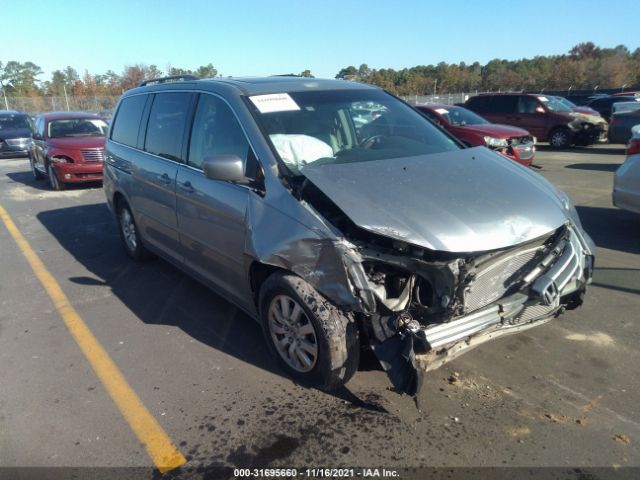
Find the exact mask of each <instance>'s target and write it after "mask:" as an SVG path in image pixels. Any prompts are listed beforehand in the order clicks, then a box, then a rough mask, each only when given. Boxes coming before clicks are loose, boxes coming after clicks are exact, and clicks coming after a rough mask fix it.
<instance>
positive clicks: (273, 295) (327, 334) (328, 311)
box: [260, 272, 360, 390]
mask: <svg viewBox="0 0 640 480" xmlns="http://www.w3.org/2000/svg"><path fill="white" fill-rule="evenodd" d="M260 314H261V315H260V316H261V322H262V329H263V332H264V336H265V339H266V341H267V345H268V347H269V350H270V351H271V353H272V354H273V355H274V356H275V357H276V359H277V360H278V363H279V364H280V365H281V366H282V367H283V368H284V369H285V370H286V371H287V373H289V375H291V376H292V377H294V378H295V379H297V380H299V381H301V382H303V383H307V384H310V385H312V386H314V387H318V388H321V389H323V390H334V389H337V388H339V387H341V386H343V385H344V384H345V383H346V382H348V381H349V379H350V378H351V377H352V376H353V375H354V373H355V372H356V370H357V368H358V363H359V361H360V341H359V338H358V328H357V325H356V323H355V321H354V320H353V319H351V318H349V317H347V316H346V315H345V314H344V313H343V312H341V311H340V310H339V309H338V308H336V307H335V306H334V305H332V304H331V303H330V302H329V301H328V300H327V299H325V298H324V297H323V296H322V295H320V294H319V293H318V292H317V291H316V290H315V289H314V288H313V287H312V286H311V285H309V284H308V283H307V282H305V281H304V280H302V279H301V278H300V277H297V276H295V275H293V274H288V273H281V272H278V273H274V274H272V275H271V276H270V277H269V278H268V279H267V280H266V281H265V282H264V284H263V285H262V288H261V289H260Z"/></svg>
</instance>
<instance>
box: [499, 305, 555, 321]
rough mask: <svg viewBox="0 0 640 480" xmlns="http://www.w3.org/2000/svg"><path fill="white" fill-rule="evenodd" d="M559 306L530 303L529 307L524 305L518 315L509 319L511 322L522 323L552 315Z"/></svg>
mask: <svg viewBox="0 0 640 480" xmlns="http://www.w3.org/2000/svg"><path fill="white" fill-rule="evenodd" d="M557 308H558V307H557V306H554V305H530V306H528V307H524V309H523V310H522V311H521V312H520V313H519V314H518V315H516V316H515V317H513V318H512V319H511V320H509V324H510V325H520V324H521V323H527V322H530V321H532V320H537V319H539V318H543V317H546V316H548V315H551V314H552V313H553V311H554V310H557Z"/></svg>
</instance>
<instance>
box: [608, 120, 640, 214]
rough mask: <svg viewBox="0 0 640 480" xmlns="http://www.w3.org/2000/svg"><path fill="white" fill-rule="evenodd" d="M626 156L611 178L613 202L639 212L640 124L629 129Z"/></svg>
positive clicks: (619, 206) (624, 208)
mask: <svg viewBox="0 0 640 480" xmlns="http://www.w3.org/2000/svg"><path fill="white" fill-rule="evenodd" d="M626 153H627V158H626V159H625V161H624V163H623V164H622V165H620V168H618V170H616V173H615V176H614V179H613V204H614V205H615V206H616V207H618V208H622V209H623V210H629V211H631V212H635V213H640V125H636V126H635V127H633V128H632V129H631V140H629V144H628V145H627V152H626Z"/></svg>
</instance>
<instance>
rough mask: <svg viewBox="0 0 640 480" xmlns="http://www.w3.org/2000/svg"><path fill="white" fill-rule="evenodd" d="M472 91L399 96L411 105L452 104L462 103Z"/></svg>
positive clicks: (474, 93)
mask: <svg viewBox="0 0 640 480" xmlns="http://www.w3.org/2000/svg"><path fill="white" fill-rule="evenodd" d="M477 94H478V92H473V93H462V92H461V93H440V94H437V95H404V96H402V97H401V98H402V99H403V100H404V101H405V102H407V103H410V104H411V105H424V104H425V103H439V104H442V105H454V104H456V103H464V102H465V100H467V99H468V98H469V97H470V96H472V95H477Z"/></svg>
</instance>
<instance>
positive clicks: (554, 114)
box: [464, 93, 608, 148]
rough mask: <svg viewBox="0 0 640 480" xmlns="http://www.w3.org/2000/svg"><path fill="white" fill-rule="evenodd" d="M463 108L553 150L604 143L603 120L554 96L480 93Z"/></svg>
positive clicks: (604, 122) (604, 125) (606, 127)
mask: <svg viewBox="0 0 640 480" xmlns="http://www.w3.org/2000/svg"><path fill="white" fill-rule="evenodd" d="M464 106H465V107H466V108H468V109H469V110H471V111H473V112H475V113H477V114H479V115H481V116H483V117H484V118H486V119H487V120H489V121H490V122H493V123H503V124H507V125H512V126H515V127H520V128H523V129H525V130H527V131H529V132H531V134H532V135H534V136H535V137H536V138H538V139H540V140H542V141H548V142H549V144H550V145H551V146H552V147H555V148H567V147H570V146H571V145H575V144H577V145H588V144H590V143H595V142H598V141H603V140H606V135H607V129H608V125H607V122H606V121H605V120H604V119H603V118H601V117H598V116H595V115H588V114H585V113H581V112H576V111H574V110H573V109H572V107H569V106H568V105H566V104H564V103H563V102H560V101H558V100H557V99H556V97H553V96H545V95H536V94H525V93H490V94H481V95H476V96H474V97H471V98H469V99H468V100H467V101H466V102H465V103H464Z"/></svg>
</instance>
